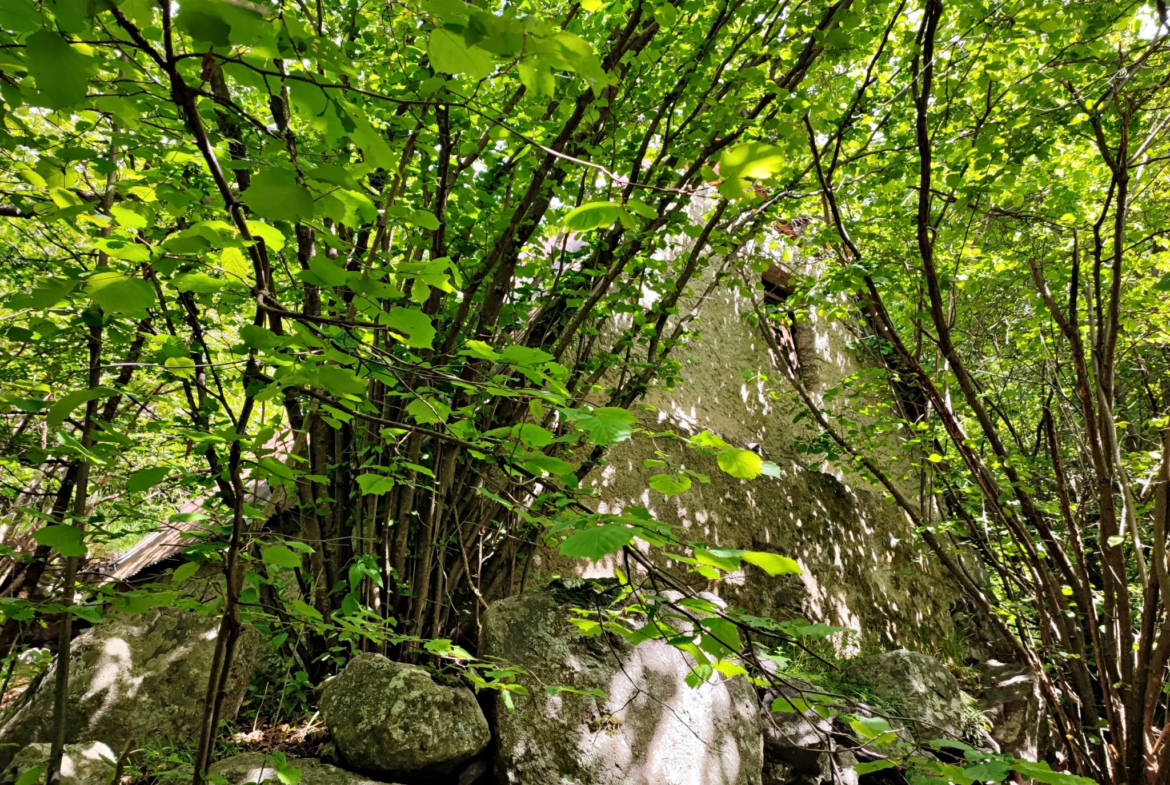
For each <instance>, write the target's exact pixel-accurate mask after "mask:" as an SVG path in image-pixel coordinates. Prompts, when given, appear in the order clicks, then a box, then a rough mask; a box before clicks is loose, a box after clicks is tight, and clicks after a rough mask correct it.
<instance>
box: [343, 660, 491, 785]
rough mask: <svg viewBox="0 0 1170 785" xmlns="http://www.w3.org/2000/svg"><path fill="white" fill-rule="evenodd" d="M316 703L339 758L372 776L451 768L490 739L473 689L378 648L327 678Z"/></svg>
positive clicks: (419, 774)
mask: <svg viewBox="0 0 1170 785" xmlns="http://www.w3.org/2000/svg"><path fill="white" fill-rule="evenodd" d="M320 706H321V717H322V719H323V720H324V721H325V724H326V725H327V726H328V727H329V731H330V733H331V734H332V736H333V741H334V743H335V744H336V745H337V752H338V753H339V754H340V757H341V759H342V760H343V761H345V763H346V764H347V765H349V766H351V767H353V768H354V769H357V770H360V771H364V772H367V773H369V774H372V775H375V776H394V777H401V778H403V779H418V778H419V777H424V776H429V775H431V774H443V773H451V772H454V771H455V770H456V769H458V768H459V767H460V765H461V764H464V763H466V762H467V761H469V760H471V759H472V758H474V757H475V756H476V755H478V754H479V753H481V752H483V750H484V749H485V748H486V747H487V745H488V742H490V741H491V731H490V729H489V728H488V724H487V719H485V718H484V716H483V712H482V711H481V710H480V708H479V704H478V703H476V701H475V696H474V695H472V694H471V691H470V690H468V689H467V688H465V687H447V686H443V685H441V684H438V683H436V682H435V680H434V679H432V678H431V674H430V672H429V671H427V670H426V669H424V668H420V667H418V666H416V665H406V664H403V663H398V662H392V661H391V660H388V659H386V658H385V657H383V656H382V655H380V654H362V655H359V656H358V657H355V658H354V659H353V660H352V661H351V662H350V663H349V665H347V666H346V668H345V670H344V671H342V672H341V674H339V675H338V676H337V677H336V678H334V679H331V680H330V681H329V682H328V683H327V684H326V685H325V688H324V689H323V690H322V695H321V702H320Z"/></svg>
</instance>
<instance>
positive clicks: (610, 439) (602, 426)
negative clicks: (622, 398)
mask: <svg viewBox="0 0 1170 785" xmlns="http://www.w3.org/2000/svg"><path fill="white" fill-rule="evenodd" d="M637 421H638V418H637V417H635V416H634V414H633V413H632V412H629V411H627V410H626V409H621V408H619V407H616V406H605V407H602V408H600V409H593V410H592V411H590V412H589V414H586V415H583V416H581V417H578V418H577V429H578V430H581V431H584V432H585V433H586V434H587V435H588V436H589V440H590V441H591V442H593V443H594V444H598V445H601V446H607V445H610V444H617V443H618V442H624V441H625V440H626V439H628V438H630V437H631V436H632V435H633V434H634V427H633V426H634V423H636V422H637Z"/></svg>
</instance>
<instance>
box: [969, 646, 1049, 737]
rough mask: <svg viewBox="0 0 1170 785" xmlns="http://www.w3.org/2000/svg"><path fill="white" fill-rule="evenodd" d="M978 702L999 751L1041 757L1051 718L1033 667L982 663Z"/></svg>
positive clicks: (994, 662)
mask: <svg viewBox="0 0 1170 785" xmlns="http://www.w3.org/2000/svg"><path fill="white" fill-rule="evenodd" d="M981 670H982V681H983V694H982V695H981V696H980V699H979V704H980V707H981V708H982V710H983V715H984V716H985V717H986V718H987V721H988V723H989V724H990V725H991V730H990V734H991V738H992V739H994V740H995V743H996V744H998V745H999V751H1000V752H1004V753H1007V754H1008V755H1015V756H1016V757H1017V758H1024V759H1026V760H1040V759H1041V757H1042V756H1043V753H1044V751H1045V750H1044V749H1043V748H1044V747H1045V746H1047V730H1048V718H1047V711H1046V708H1045V705H1044V697H1043V696H1042V695H1041V694H1040V685H1039V683H1037V681H1036V675H1035V674H1034V673H1033V672H1032V669H1031V668H1028V667H1021V666H1019V665H1008V664H1004V663H1002V662H998V661H996V660H991V661H989V662H987V663H984V664H983V666H981Z"/></svg>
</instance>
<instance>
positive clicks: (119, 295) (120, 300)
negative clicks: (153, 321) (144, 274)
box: [85, 272, 156, 317]
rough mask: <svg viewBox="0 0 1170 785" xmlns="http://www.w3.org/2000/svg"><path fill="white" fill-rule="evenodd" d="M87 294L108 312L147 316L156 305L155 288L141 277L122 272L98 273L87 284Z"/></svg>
mask: <svg viewBox="0 0 1170 785" xmlns="http://www.w3.org/2000/svg"><path fill="white" fill-rule="evenodd" d="M85 291H86V294H88V295H89V296H90V299H92V300H93V301H94V302H95V303H97V304H98V305H99V306H101V308H102V310H104V311H105V312H106V313H123V314H126V315H127V316H137V317H143V316H146V309H147V308H152V307H154V305H155V302H156V300H155V296H154V288H153V287H152V286H151V285H150V284H149V283H147V282H146V281H144V280H142V279H141V278H131V277H130V276H126V275H122V274H120V273H113V272H110V273H98V274H96V275H94V276H92V277H90V279H89V280H88V281H86V284H85Z"/></svg>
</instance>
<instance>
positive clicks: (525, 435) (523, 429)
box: [512, 422, 554, 450]
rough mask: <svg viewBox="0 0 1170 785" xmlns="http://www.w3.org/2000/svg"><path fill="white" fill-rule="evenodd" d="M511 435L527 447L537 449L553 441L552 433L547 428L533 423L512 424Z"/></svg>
mask: <svg viewBox="0 0 1170 785" xmlns="http://www.w3.org/2000/svg"><path fill="white" fill-rule="evenodd" d="M512 436H514V437H515V438H517V439H519V440H520V441H522V442H523V443H524V444H525V445H527V446H528V447H531V448H533V449H534V450H539V449H540V448H541V447H547V446H548V445H550V444H552V442H553V438H554V437H553V435H552V433H551V432H550V431H549V430H548V429H547V428H542V427H541V426H539V425H535V424H533V423H527V422H525V423H520V424H519V425H513V426H512Z"/></svg>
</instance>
